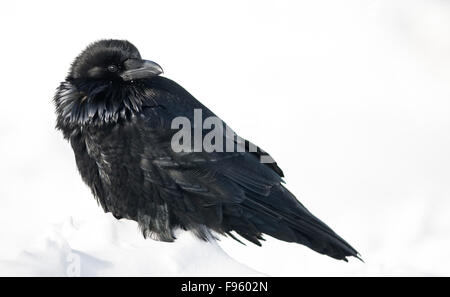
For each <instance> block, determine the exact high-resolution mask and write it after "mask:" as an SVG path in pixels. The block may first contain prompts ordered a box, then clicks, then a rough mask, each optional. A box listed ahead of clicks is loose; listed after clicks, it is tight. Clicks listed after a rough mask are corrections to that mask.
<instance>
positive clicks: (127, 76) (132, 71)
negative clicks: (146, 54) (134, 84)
mask: <svg viewBox="0 0 450 297" xmlns="http://www.w3.org/2000/svg"><path fill="white" fill-rule="evenodd" d="M124 64H125V67H126V69H128V70H126V71H124V72H122V73H121V74H120V76H121V77H122V79H123V80H125V81H130V80H136V79H141V78H151V77H154V76H157V75H160V74H161V73H163V72H164V71H163V69H162V68H161V66H159V65H158V64H157V63H155V62H153V61H149V60H140V59H129V60H127V61H125V63H124Z"/></svg>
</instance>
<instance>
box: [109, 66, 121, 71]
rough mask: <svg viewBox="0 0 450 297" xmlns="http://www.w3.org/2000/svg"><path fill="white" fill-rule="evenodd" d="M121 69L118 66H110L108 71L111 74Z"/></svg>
mask: <svg viewBox="0 0 450 297" xmlns="http://www.w3.org/2000/svg"><path fill="white" fill-rule="evenodd" d="M118 69H119V68H118V67H117V66H116V65H109V66H108V71H109V72H117V70H118Z"/></svg>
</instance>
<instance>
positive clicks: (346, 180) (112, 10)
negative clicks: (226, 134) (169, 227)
mask: <svg viewBox="0 0 450 297" xmlns="http://www.w3.org/2000/svg"><path fill="white" fill-rule="evenodd" d="M0 31H1V36H2V41H1V45H0V57H1V67H0V82H1V93H0V94H1V98H0V106H1V108H0V164H1V168H0V205H1V206H0V209H1V216H0V240H1V245H0V274H2V275H10V274H15V275H65V274H67V266H68V262H70V259H69V258H70V255H71V254H73V253H75V254H76V255H78V256H79V257H81V273H80V274H81V275H130V274H138V275H243V274H256V273H257V272H256V271H258V272H260V273H263V274H266V275H290V276H304V275H358V276H361V275H449V272H450V271H449V266H450V238H449V234H450V219H449V213H450V201H449V195H450V154H449V152H450V133H449V132H450V117H449V113H450V100H449V98H450V96H449V95H450V3H448V2H446V1H438V0H434V1H431V0H429V1H376V0H371V1H369V0H366V1H270V2H269V1H253V2H250V1H164V2H163V1H142V2H138V1H72V2H71V3H65V2H63V1H54V2H49V1H15V2H14V3H12V2H6V1H2V2H1V4H0ZM102 38H120V39H128V40H129V41H131V42H132V43H134V44H135V45H136V46H137V47H138V48H139V50H140V52H141V55H142V56H143V57H144V58H146V59H151V60H154V61H156V62H158V63H159V64H160V65H162V67H163V68H164V70H165V76H167V77H169V78H171V79H173V80H175V81H177V82H178V83H180V84H181V85H182V86H184V87H185V88H186V89H187V90H188V91H190V92H191V93H192V94H193V95H194V96H195V97H196V98H197V99H199V100H200V101H202V102H203V103H204V104H205V105H206V106H208V107H209V108H211V109H212V110H213V111H214V112H215V113H216V114H217V115H219V116H220V117H221V118H222V119H223V120H225V121H226V122H227V123H228V124H229V125H230V126H231V127H232V128H233V129H234V130H235V131H236V132H237V133H239V134H240V135H241V136H242V137H245V138H248V139H250V140H251V141H252V142H254V143H256V144H258V145H260V146H261V147H263V148H264V149H265V150H267V151H268V152H270V153H271V154H272V156H273V157H274V158H275V159H276V161H277V162H278V164H279V165H280V167H281V168H282V169H283V170H284V173H285V175H286V182H287V187H288V188H289V189H290V190H291V191H292V192H293V193H294V194H296V195H297V197H298V198H299V199H300V200H301V201H302V202H303V203H304V204H305V205H306V206H307V207H308V208H309V209H310V210H311V211H312V212H313V213H314V214H316V215H317V216H318V217H319V218H321V219H322V220H324V221H325V222H326V223H327V224H329V225H330V226H331V227H333V229H334V230H336V231H337V232H338V233H339V234H340V235H341V236H342V237H344V238H345V239H346V240H347V241H348V242H350V243H351V244H352V245H353V246H354V247H355V248H357V249H358V251H359V252H360V253H361V254H362V256H363V258H364V260H365V261H366V264H363V263H360V262H359V261H357V260H352V261H350V263H345V262H342V261H335V260H333V259H331V258H328V257H325V256H322V255H318V254H316V253H314V252H312V251H310V250H308V249H307V248H304V247H302V246H299V245H296V244H288V243H284V242H279V241H276V240H272V239H268V241H267V242H266V244H265V245H264V246H263V247H262V248H259V247H256V246H253V245H251V244H249V245H247V246H246V247H245V246H242V245H240V244H238V243H236V242H234V241H232V240H230V239H226V238H223V239H222V241H221V242H219V244H220V247H219V246H217V245H215V244H204V243H201V242H197V241H196V240H195V239H193V238H192V237H191V236H190V235H189V234H180V240H179V241H178V242H176V243H175V244H166V243H157V242H153V241H151V240H147V241H144V240H142V239H141V238H140V235H139V234H138V231H137V227H136V225H135V224H134V223H133V222H126V221H123V220H122V221H119V222H118V221H116V220H114V219H113V218H112V217H111V216H110V215H106V214H104V213H103V212H102V211H101V209H100V208H99V207H98V206H97V205H96V202H95V201H94V199H93V198H92V196H91V194H90V192H89V190H88V188H87V187H86V186H85V185H84V184H83V183H82V181H81V179H80V177H79V175H78V173H77V171H76V167H75V162H74V158H73V153H72V151H71V148H70V145H69V144H68V143H66V142H65V141H63V139H62V137H61V135H60V134H59V133H58V132H57V131H55V130H54V124H55V115H54V108H53V105H52V101H51V100H52V97H53V94H54V90H55V88H56V87H57V86H58V83H59V82H60V81H62V80H63V79H64V77H65V75H66V73H67V71H68V69H69V66H70V63H71V61H72V60H73V58H74V57H75V56H76V55H77V54H78V53H79V52H80V51H81V50H83V48H84V47H85V46H86V45H87V44H89V43H90V42H93V41H95V40H98V39H102ZM227 254H228V255H229V256H227ZM68 257H69V258H68ZM230 257H231V258H230ZM232 258H233V259H234V260H232ZM240 263H241V264H240Z"/></svg>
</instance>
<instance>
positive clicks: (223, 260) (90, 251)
mask: <svg viewBox="0 0 450 297" xmlns="http://www.w3.org/2000/svg"><path fill="white" fill-rule="evenodd" d="M176 235H177V240H176V242H175V243H167V242H159V241H154V240H152V239H147V240H146V239H144V238H143V237H142V235H141V234H140V233H139V230H138V228H137V224H136V223H135V222H133V221H128V220H120V221H118V220H116V219H115V218H114V217H113V216H112V215H110V214H106V215H103V216H99V217H96V218H95V219H89V220H85V221H80V222H78V221H75V220H74V219H73V218H69V219H67V220H66V221H65V222H63V223H61V224H57V225H53V226H52V227H51V228H49V230H47V232H44V235H41V236H40V237H39V238H38V239H37V240H36V241H35V242H34V243H32V244H30V246H29V248H27V249H26V250H22V251H20V252H19V253H18V254H17V255H16V257H13V258H12V259H11V258H9V259H8V260H0V275H8V276H11V275H16V276H223V275H233V276H261V275H262V274H260V273H258V272H256V271H254V270H252V269H250V268H248V267H246V266H245V265H243V264H240V263H238V262H236V261H234V260H233V259H232V258H230V257H229V256H228V255H227V254H226V253H225V252H224V251H223V250H222V249H221V248H220V247H219V246H218V245H217V243H216V242H211V243H207V242H203V241H200V240H198V239H197V238H195V237H194V236H193V235H192V234H191V233H190V232H184V231H179V232H177V233H176ZM218 267H220V268H219V269H218Z"/></svg>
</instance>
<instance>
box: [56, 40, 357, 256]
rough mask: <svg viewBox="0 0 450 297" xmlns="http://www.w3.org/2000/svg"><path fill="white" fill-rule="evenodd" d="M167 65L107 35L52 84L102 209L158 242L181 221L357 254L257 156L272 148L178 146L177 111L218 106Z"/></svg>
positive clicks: (192, 227)
mask: <svg viewBox="0 0 450 297" xmlns="http://www.w3.org/2000/svg"><path fill="white" fill-rule="evenodd" d="M162 72H163V70H162V69H161V67H160V66H159V65H158V64H156V63H155V62H152V61H148V60H143V59H142V58H141V55H140V54H139V51H138V50H137V48H136V47H135V46H134V45H132V44H131V43H130V42H128V41H125V40H101V41H97V42H95V43H93V44H91V45H89V46H88V47H87V48H86V49H85V50H84V51H83V52H82V53H81V54H80V55H79V56H78V57H77V58H76V59H75V60H74V62H73V64H72V67H71V69H70V71H69V73H68V75H67V77H66V80H65V81H64V82H62V83H61V84H60V86H59V87H58V89H57V91H56V95H55V97H54V103H55V107H56V114H57V129H59V130H61V131H62V133H63V135H64V137H65V138H66V139H67V140H69V141H70V144H71V145H72V148H73V150H74V153H75V160H76V164H77V167H78V170H79V172H80V174H81V177H82V179H83V181H84V182H85V183H86V184H87V185H88V186H89V187H90V188H91V190H92V193H93V195H94V197H95V198H96V199H97V201H98V203H99V204H100V205H101V206H102V207H103V209H104V211H105V212H111V213H112V214H113V215H114V216H115V217H116V218H117V219H120V218H126V219H130V220H134V221H137V222H138V224H139V227H140V229H141V230H142V232H143V235H144V237H148V236H150V237H152V238H154V239H157V240H163V241H174V240H175V237H174V233H173V230H174V229H177V228H181V229H184V230H189V231H192V232H194V233H195V234H196V235H197V236H198V237H199V238H201V239H203V240H209V239H211V238H214V235H212V233H211V230H213V231H215V232H216V233H218V234H222V235H229V236H230V237H232V238H234V239H236V240H238V241H239V239H238V238H236V237H235V236H234V235H233V234H232V233H231V232H232V231H234V232H236V233H237V234H239V235H240V236H241V237H243V238H245V239H246V240H248V241H250V242H253V243H255V244H257V245H261V243H260V241H261V240H263V237H262V234H268V235H270V236H273V237H275V238H277V239H280V240H284V241H287V242H297V243H300V244H303V245H306V246H308V247H309V248H311V249H313V250H314V251H316V252H319V253H321V254H325V255H328V256H330V257H333V258H335V259H341V260H345V261H347V259H346V257H348V256H354V257H358V253H357V251H356V250H355V249H354V248H352V247H351V246H350V245H349V244H348V243H347V242H345V240H343V239H342V238H341V237H340V236H339V235H337V234H336V233H335V232H334V231H333V230H331V229H330V228H329V227H328V226H327V225H325V224H324V223H323V222H322V221H320V220H319V219H318V218H316V217H315V216H314V215H312V214H311V213H310V212H309V211H308V210H307V209H306V208H305V207H304V206H303V205H302V204H301V203H300V202H299V201H298V200H297V199H296V198H295V197H294V195H292V194H291V193H290V192H289V191H288V190H287V189H286V188H285V187H284V186H283V185H282V183H283V180H282V177H283V172H282V171H281V169H280V168H279V167H278V166H277V164H276V163H275V162H271V163H262V162H261V158H264V157H266V158H267V157H269V155H268V154H267V153H265V152H264V151H263V150H262V149H260V148H259V147H253V146H252V144H251V143H249V142H248V141H243V142H242V141H240V140H238V138H234V137H233V138H232V141H233V142H232V144H233V145H235V144H236V148H237V147H238V146H240V148H241V150H239V149H235V150H233V151H231V152H230V151H228V150H227V151H225V152H220V151H213V152H206V151H196V150H191V151H189V150H187V151H180V152H178V151H176V150H174V149H173V146H172V145H171V142H172V139H173V137H174V135H175V133H177V132H178V131H177V130H175V129H172V121H173V120H174V119H175V118H176V117H180V116H182V117H185V118H187V119H189V120H190V121H191V122H194V109H197V110H201V112H202V116H203V117H205V118H206V117H211V116H214V114H213V113H212V112H211V111H210V110H209V109H208V108H206V107H205V106H203V105H202V104H201V103H200V102H199V101H197V100H196V99H195V98H194V97H193V96H192V95H191V94H189V93H188V92H187V91H186V90H184V89H183V88H182V87H181V86H179V85H178V84H177V83H175V82H173V81H171V80H170V79H167V78H165V77H162V76H159V75H160V74H162ZM191 129H192V128H191ZM225 138H226V140H230V137H228V136H227V137H225ZM215 141H218V139H216V140H215ZM252 147H253V149H252ZM242 148H244V149H243V150H242ZM269 158H270V157H269Z"/></svg>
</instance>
